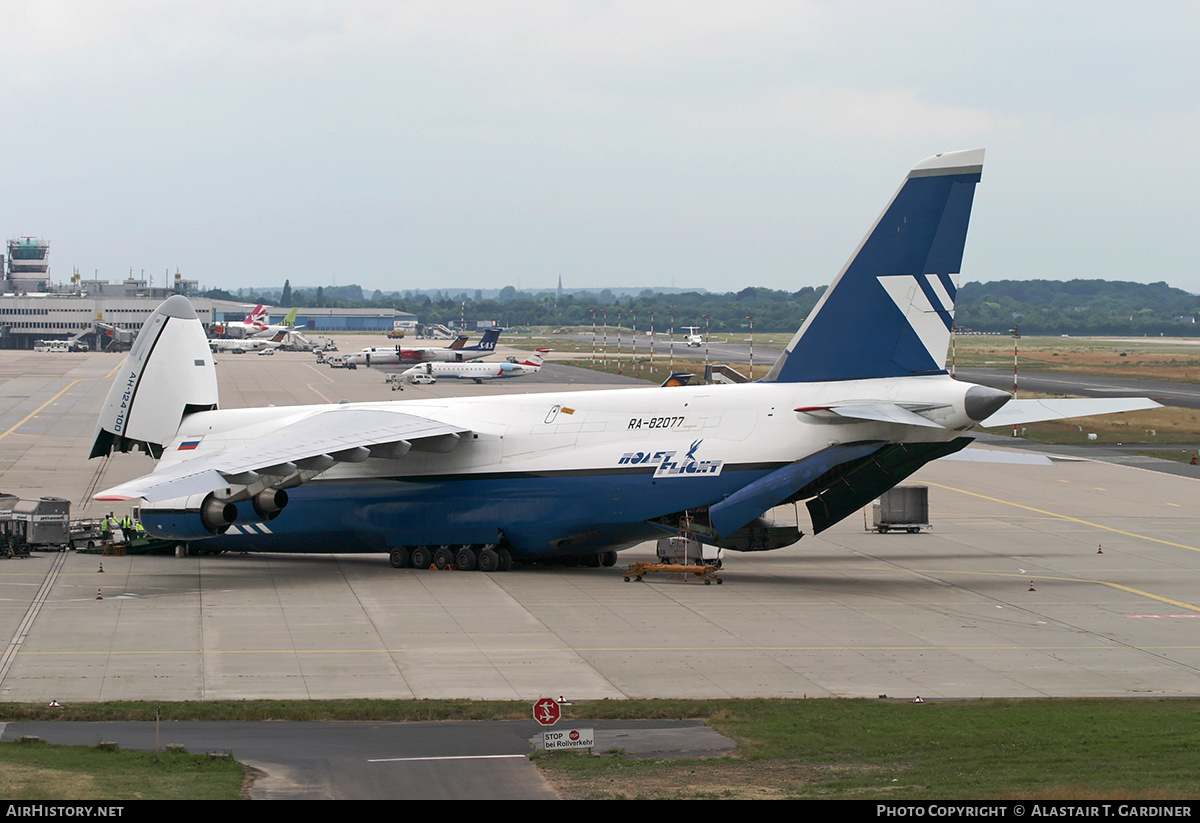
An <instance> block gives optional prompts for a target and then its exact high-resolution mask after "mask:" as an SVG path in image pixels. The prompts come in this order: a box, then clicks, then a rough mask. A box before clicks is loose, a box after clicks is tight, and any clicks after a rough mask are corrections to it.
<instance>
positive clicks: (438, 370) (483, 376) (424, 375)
mask: <svg viewBox="0 0 1200 823" xmlns="http://www.w3.org/2000/svg"><path fill="white" fill-rule="evenodd" d="M549 351H550V350H549V349H538V350H537V351H535V352H534V353H533V354H531V355H529V357H527V358H525V359H524V360H522V361H520V362H519V363H509V362H504V363H492V362H484V361H482V360H477V361H475V362H473V363H421V364H420V365H417V366H413V367H412V368H411V369H409V370H408V371H405V372H403V373H402V374H400V375H399V379H400V380H403V381H405V382H407V383H436V382H437V381H438V380H440V379H442V378H443V377H449V378H456V379H459V380H474V381H475V382H476V383H482V382H483V381H484V380H498V379H503V378H507V377H524V376H525V375H527V374H537V373H538V372H540V371H541V370H542V363H543V361H544V359H545V355H546V354H547V353H548V352H549ZM394 385H395V384H394V383H393V386H394Z"/></svg>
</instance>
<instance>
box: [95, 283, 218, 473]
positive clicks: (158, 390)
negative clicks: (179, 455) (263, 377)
mask: <svg viewBox="0 0 1200 823" xmlns="http://www.w3.org/2000/svg"><path fill="white" fill-rule="evenodd" d="M215 408H217V372H216V367H215V365H214V364H213V356H212V352H211V351H209V348H208V338H207V337H206V336H205V334H204V327H203V326H202V325H201V324H200V318H199V317H198V316H197V315H196V310H195V309H193V308H192V304H191V303H189V302H188V299H187V298H186V297H184V296H182V295H173V296H171V297H168V298H167V299H166V301H164V302H163V303H162V304H161V305H160V306H159V307H158V308H157V309H155V310H154V311H153V312H151V313H150V316H149V317H148V318H146V322H145V323H144V324H143V325H142V330H141V331H140V332H138V336H137V339H136V340H134V342H133V347H132V348H131V349H130V350H129V355H128V357H126V359H125V362H124V363H123V364H122V366H121V368H120V369H119V370H118V371H117V377H116V379H115V380H114V381H113V385H112V388H111V389H109V391H108V398H107V399H106V400H105V401H104V406H103V408H101V410H100V419H99V421H98V427H97V431H96V439H95V442H94V443H93V445H92V452H91V454H90V455H88V456H89V457H102V456H105V455H108V454H111V453H112V452H113V451H122V452H127V451H131V450H133V449H143V450H145V451H147V452H149V453H150V454H152V455H154V456H155V457H158V455H159V454H161V453H162V448H163V446H165V445H166V444H167V443H170V442H171V440H173V439H174V438H175V433H176V432H177V431H178V430H179V422H180V421H181V420H182V419H183V417H184V416H185V415H187V414H190V413H192V412H195V411H207V410H210V409H215Z"/></svg>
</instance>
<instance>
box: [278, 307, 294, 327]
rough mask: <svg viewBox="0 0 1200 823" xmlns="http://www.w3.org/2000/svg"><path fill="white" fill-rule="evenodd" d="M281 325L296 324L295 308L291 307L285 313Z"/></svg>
mask: <svg viewBox="0 0 1200 823" xmlns="http://www.w3.org/2000/svg"><path fill="white" fill-rule="evenodd" d="M281 325H284V326H289V327H290V326H294V325H296V310H295V309H292V310H291V311H290V312H288V313H287V317H285V318H283V323H282V324H281Z"/></svg>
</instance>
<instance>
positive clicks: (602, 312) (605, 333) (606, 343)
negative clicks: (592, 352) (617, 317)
mask: <svg viewBox="0 0 1200 823" xmlns="http://www.w3.org/2000/svg"><path fill="white" fill-rule="evenodd" d="M600 312H601V314H603V315H604V346H603V351H604V370H605V371H608V309H601V310H600Z"/></svg>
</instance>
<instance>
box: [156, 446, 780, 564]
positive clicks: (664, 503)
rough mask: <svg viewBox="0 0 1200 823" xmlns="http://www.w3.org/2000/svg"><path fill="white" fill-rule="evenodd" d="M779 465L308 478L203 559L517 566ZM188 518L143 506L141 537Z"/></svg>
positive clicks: (619, 533)
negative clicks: (454, 561) (452, 555)
mask: <svg viewBox="0 0 1200 823" xmlns="http://www.w3.org/2000/svg"><path fill="white" fill-rule="evenodd" d="M781 465H783V464H781V463H771V464H757V465H753V466H742V467H738V466H728V465H727V466H725V467H724V471H722V472H721V473H720V474H717V475H712V476H675V477H661V476H660V477H656V476H655V468H656V467H655V466H650V467H637V468H619V469H607V470H579V471H562V472H541V473H494V474H469V475H457V476H443V477H428V476H425V477H395V478H369V479H365V478H364V479H357V480H338V481H323V482H322V481H317V482H313V483H308V484H305V485H303V486H300V487H298V488H295V489H291V490H289V492H288V494H289V498H290V500H289V503H288V505H287V506H286V507H285V508H284V509H283V511H282V512H280V513H279V515H278V516H277V517H275V518H274V519H272V520H270V521H269V522H263V521H262V520H261V518H259V517H258V516H257V515H256V514H255V512H254V509H253V508H252V507H251V505H250V504H249V503H248V502H243V503H240V504H238V518H237V520H236V521H235V523H234V525H233V526H231V527H230V528H229V530H228V531H226V532H225V533H224V534H220V535H216V536H211V537H206V538H205V539H204V541H203V544H202V545H203V546H204V548H206V549H211V550H214V551H257V552H329V553H345V552H382V551H388V550H390V549H391V548H394V547H396V546H417V545H442V544H451V545H458V544H482V543H499V542H501V541H503V542H505V543H506V545H508V546H509V547H510V548H511V549H512V550H513V551H514V553H515V554H517V555H518V556H519V557H520V556H524V557H528V558H536V557H539V556H552V555H556V554H576V553H584V552H595V551H601V550H605V549H619V548H624V547H628V546H630V545H633V544H634V543H638V542H641V541H643V540H647V539H652V538H653V537H656V536H660V535H661V534H662V533H663V532H662V529H661V528H660V527H656V526H654V525H652V524H649V523H647V522H645V521H647V520H650V519H652V518H655V517H660V516H663V515H667V514H671V513H674V512H681V511H684V510H687V509H690V508H697V507H702V506H704V505H707V504H709V503H711V502H715V501H719V500H722V499H724V498H725V497H726V496H728V495H731V494H733V493H734V492H736V491H737V490H738V489H741V488H743V487H744V486H746V485H748V484H750V483H752V482H754V481H755V480H757V479H759V478H761V477H764V476H766V475H767V474H769V473H771V472H772V471H774V470H776V469H778V468H779V467H780V466H781ZM196 521H197V515H196V513H195V512H187V511H172V510H169V509H146V510H143V512H142V522H143V525H144V526H145V527H146V529H147V531H148V532H149V533H150V534H151V535H153V536H158V537H164V538H167V539H176V538H178V539H186V538H187V537H189V536H195V531H196Z"/></svg>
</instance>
